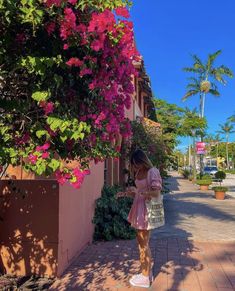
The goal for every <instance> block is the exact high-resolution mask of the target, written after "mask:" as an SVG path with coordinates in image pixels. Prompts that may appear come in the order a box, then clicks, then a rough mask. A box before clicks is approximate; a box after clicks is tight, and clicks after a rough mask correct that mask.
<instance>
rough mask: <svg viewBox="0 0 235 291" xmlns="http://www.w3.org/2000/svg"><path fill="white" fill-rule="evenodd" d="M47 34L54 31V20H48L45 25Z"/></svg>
mask: <svg viewBox="0 0 235 291" xmlns="http://www.w3.org/2000/svg"><path fill="white" fill-rule="evenodd" d="M45 28H46V31H47V33H48V35H51V34H52V32H54V31H55V22H50V23H47V24H46V25H45Z"/></svg>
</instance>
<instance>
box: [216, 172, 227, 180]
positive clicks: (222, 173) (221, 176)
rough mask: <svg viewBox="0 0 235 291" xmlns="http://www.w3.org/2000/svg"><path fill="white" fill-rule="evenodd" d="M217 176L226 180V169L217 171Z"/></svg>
mask: <svg viewBox="0 0 235 291" xmlns="http://www.w3.org/2000/svg"><path fill="white" fill-rule="evenodd" d="M215 178H216V179H220V180H224V179H225V178H226V173H225V172H224V171H218V172H216V173H215Z"/></svg>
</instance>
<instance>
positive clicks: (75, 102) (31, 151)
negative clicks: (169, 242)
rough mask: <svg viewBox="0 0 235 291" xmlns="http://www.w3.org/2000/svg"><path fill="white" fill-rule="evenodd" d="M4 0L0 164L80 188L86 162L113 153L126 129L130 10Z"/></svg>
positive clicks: (69, 0) (65, 0) (132, 56)
mask: <svg viewBox="0 0 235 291" xmlns="http://www.w3.org/2000/svg"><path fill="white" fill-rule="evenodd" d="M8 2H9V3H10V4H9V5H8V6H4V4H0V22H1V23H0V27H1V28H0V32H1V35H2V36H3V37H2V39H3V40H2V41H1V48H0V64H1V66H0V95H1V96H2V97H1V99H0V100H1V103H0V137H1V141H0V146H1V149H0V165H2V166H3V165H4V164H13V165H18V164H19V163H20V162H22V161H23V165H24V167H25V169H27V170H30V171H33V172H35V173H36V174H38V175H42V174H43V175H52V174H53V173H54V175H55V176H56V178H57V180H58V181H59V182H60V183H61V184H63V183H65V182H66V181H69V182H70V183H71V184H72V185H73V186H74V187H76V188H79V187H80V185H81V183H82V181H83V179H84V177H85V175H87V174H89V164H90V162H91V161H95V162H98V161H103V160H104V159H105V158H107V157H118V155H119V151H120V148H119V147H118V145H117V137H119V136H122V137H128V136H129V135H130V134H131V127H130V124H129V121H128V120H127V119H126V118H125V110H126V109H128V108H130V104H131V95H132V94H133V90H134V88H133V80H132V78H133V75H135V74H136V72H135V69H134V66H133V61H134V60H137V59H138V52H137V51H136V48H135V45H134V36H133V25H132V22H130V21H129V20H128V18H129V16H130V15H129V11H128V9H127V8H126V7H125V6H124V5H125V1H120V0H116V1H113V3H112V4H110V1H103V4H101V2H100V1H94V2H96V4H92V3H93V1H77V0H44V1H41V0H32V1H13V0H12V1H8ZM82 2H83V4H84V3H85V4H84V5H82ZM111 2H112V1H111ZM89 4H90V5H89ZM113 5H116V6H113ZM111 8H112V9H113V8H114V11H113V10H111ZM14 35H16V37H14ZM65 160H66V161H70V160H73V161H74V160H77V161H78V165H77V166H76V167H73V168H69V167H68V166H67V165H66V163H64V162H63V161H65Z"/></svg>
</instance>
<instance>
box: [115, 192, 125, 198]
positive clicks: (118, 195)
mask: <svg viewBox="0 0 235 291" xmlns="http://www.w3.org/2000/svg"><path fill="white" fill-rule="evenodd" d="M120 197H126V192H118V193H117V194H116V198H120Z"/></svg>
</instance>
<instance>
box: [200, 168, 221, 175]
mask: <svg viewBox="0 0 235 291" xmlns="http://www.w3.org/2000/svg"><path fill="white" fill-rule="evenodd" d="M216 172H218V168H217V167H216V166H206V167H204V169H203V175H211V176H214V175H215V173H216Z"/></svg>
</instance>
